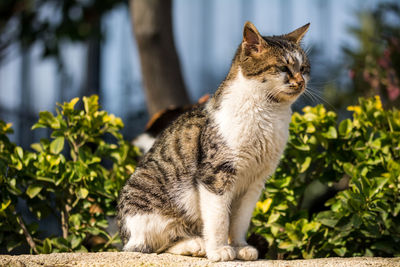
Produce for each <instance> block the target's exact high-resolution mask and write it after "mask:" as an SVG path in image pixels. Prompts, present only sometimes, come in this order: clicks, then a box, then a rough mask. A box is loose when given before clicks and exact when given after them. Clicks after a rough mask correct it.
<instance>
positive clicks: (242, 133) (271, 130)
mask: <svg viewBox="0 0 400 267" xmlns="http://www.w3.org/2000/svg"><path fill="white" fill-rule="evenodd" d="M290 116H291V111H290V108H273V107H260V106H259V105H257V103H252V102H251V101H247V102H242V103H238V105H236V106H235V105H229V106H225V107H223V108H221V110H220V111H219V112H218V113H217V114H216V116H215V117H216V121H217V124H218V128H219V132H220V134H221V136H222V138H223V139H224V141H225V142H226V144H227V146H228V147H229V148H230V149H231V150H232V153H233V154H234V156H235V158H236V159H237V164H238V165H237V166H238V167H239V169H241V170H242V171H244V172H254V175H256V174H255V173H260V172H265V173H266V175H270V174H271V172H272V171H273V170H274V169H275V168H276V165H277V163H278V161H279V159H280V156H281V154H282V152H283V149H284V147H285V144H286V142H287V139H288V128H289V122H290ZM250 175H251V174H250Z"/></svg>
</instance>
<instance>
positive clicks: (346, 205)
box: [252, 97, 400, 258]
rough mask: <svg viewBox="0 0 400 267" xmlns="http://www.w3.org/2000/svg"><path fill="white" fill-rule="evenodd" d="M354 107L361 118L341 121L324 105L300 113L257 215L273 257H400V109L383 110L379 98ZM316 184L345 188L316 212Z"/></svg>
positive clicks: (255, 227) (256, 227) (255, 222)
mask: <svg viewBox="0 0 400 267" xmlns="http://www.w3.org/2000/svg"><path fill="white" fill-rule="evenodd" d="M348 109H349V110H350V111H353V119H346V120H343V121H342V122H340V123H339V124H337V122H336V121H337V117H336V114H335V113H334V112H332V111H326V110H325V108H324V107H323V106H321V105H319V106H316V107H305V108H304V109H303V112H304V114H303V115H301V114H299V113H294V114H293V117H292V122H291V124H290V139H289V143H288V146H287V149H286V151H285V154H284V156H283V158H282V161H281V163H280V165H279V167H278V169H277V171H276V173H275V174H274V176H273V177H272V178H271V179H270V180H268V181H267V183H266V189H265V191H264V193H263V196H262V198H261V200H260V201H259V202H258V203H257V207H256V210H255V211H254V216H253V219H252V225H253V227H252V231H253V232H254V233H257V234H259V235H261V236H263V237H264V238H266V239H267V241H268V243H269V245H270V247H269V251H268V253H267V255H266V256H267V258H315V257H328V256H362V255H365V256H400V253H399V251H400V216H399V212H400V198H399V197H400V196H399V189H400V111H399V110H396V109H394V110H388V111H385V110H383V109H382V104H381V101H380V99H379V97H375V98H371V99H367V100H366V99H360V105H358V106H351V107H349V108H348ZM310 184H311V185H313V184H314V185H318V184H319V185H320V187H321V185H325V188H328V189H332V188H334V187H339V185H340V184H342V187H343V184H344V185H345V186H344V188H341V189H344V190H342V191H340V192H338V193H337V194H335V195H334V196H333V197H332V198H330V199H329V200H328V201H326V202H325V207H324V209H323V210H318V211H315V210H314V212H310V207H306V199H307V198H308V197H309V195H310V188H309V187H310ZM314 188H315V187H314ZM331 191H332V190H331ZM314 201H320V200H319V199H318V198H317V199H316V200H314Z"/></svg>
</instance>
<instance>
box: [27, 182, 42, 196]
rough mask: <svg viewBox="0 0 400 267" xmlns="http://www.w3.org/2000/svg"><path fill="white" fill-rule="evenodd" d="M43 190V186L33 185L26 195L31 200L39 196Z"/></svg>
mask: <svg viewBox="0 0 400 267" xmlns="http://www.w3.org/2000/svg"><path fill="white" fill-rule="evenodd" d="M42 189H43V186H41V185H37V184H31V185H30V186H29V187H28V189H26V194H27V195H28V196H29V197H30V198H34V197H35V196H37V194H39V193H40V191H41V190H42Z"/></svg>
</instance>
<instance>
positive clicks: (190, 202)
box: [175, 188, 200, 222]
mask: <svg viewBox="0 0 400 267" xmlns="http://www.w3.org/2000/svg"><path fill="white" fill-rule="evenodd" d="M175 195H177V196H179V198H178V199H175V203H176V204H177V205H178V207H180V208H182V209H183V210H185V214H186V215H187V216H188V219H189V220H190V221H192V222H195V221H197V220H199V217H200V207H199V193H198V192H197V190H196V189H195V188H190V189H182V190H181V191H180V192H179V193H177V194H175Z"/></svg>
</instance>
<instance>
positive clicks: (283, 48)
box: [263, 36, 307, 64]
mask: <svg viewBox="0 0 400 267" xmlns="http://www.w3.org/2000/svg"><path fill="white" fill-rule="evenodd" d="M263 38H264V40H265V41H266V42H267V43H268V45H269V47H270V55H271V54H272V55H273V56H275V57H276V61H277V62H281V63H285V64H295V63H300V64H302V63H303V62H304V63H305V62H306V61H307V58H306V56H305V53H304V51H303V50H302V49H301V47H300V46H299V45H297V44H295V43H293V42H290V41H288V40H286V39H284V38H282V37H281V36H271V37H269V36H263Z"/></svg>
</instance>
